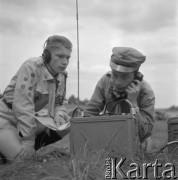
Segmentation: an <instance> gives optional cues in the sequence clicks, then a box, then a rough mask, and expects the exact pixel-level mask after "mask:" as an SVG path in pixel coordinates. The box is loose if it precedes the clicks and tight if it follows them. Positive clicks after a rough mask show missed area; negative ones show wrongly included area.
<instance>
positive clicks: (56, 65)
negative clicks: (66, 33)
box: [49, 46, 71, 74]
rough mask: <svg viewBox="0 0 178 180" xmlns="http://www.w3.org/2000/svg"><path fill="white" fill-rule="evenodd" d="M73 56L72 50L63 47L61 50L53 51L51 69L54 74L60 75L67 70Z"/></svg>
mask: <svg viewBox="0 0 178 180" xmlns="http://www.w3.org/2000/svg"><path fill="white" fill-rule="evenodd" d="M70 56H71V50H70V49H66V48H65V47H63V46H61V48H60V49H54V50H52V51H51V61H50V63H49V67H50V69H51V70H52V72H53V73H54V74H56V73H60V72H63V71H65V70H66V68H67V66H68V64H69V59H70Z"/></svg>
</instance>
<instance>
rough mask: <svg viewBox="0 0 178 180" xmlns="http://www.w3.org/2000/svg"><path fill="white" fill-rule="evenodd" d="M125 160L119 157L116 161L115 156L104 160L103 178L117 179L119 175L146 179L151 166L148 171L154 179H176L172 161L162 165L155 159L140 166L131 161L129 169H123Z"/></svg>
mask: <svg viewBox="0 0 178 180" xmlns="http://www.w3.org/2000/svg"><path fill="white" fill-rule="evenodd" d="M125 160H126V158H124V159H123V158H121V159H120V161H119V162H118V161H117V158H107V159H106V160H105V166H106V171H105V178H106V179H117V178H119V176H120V177H121V178H122V179H148V169H150V168H151V169H152V171H150V172H151V173H153V174H151V177H154V178H155V179H177V176H176V174H175V172H176V169H175V166H174V165H173V164H172V163H165V164H164V165H162V164H161V163H159V162H158V160H157V159H156V160H155V162H154V163H143V164H142V167H141V166H140V164H137V163H131V164H130V165H129V170H128V171H124V169H123V167H122V166H123V165H124V163H125ZM117 162H118V163H117ZM160 168H161V169H160ZM117 176H118V177H117Z"/></svg>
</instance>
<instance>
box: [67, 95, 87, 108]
mask: <svg viewBox="0 0 178 180" xmlns="http://www.w3.org/2000/svg"><path fill="white" fill-rule="evenodd" d="M88 102H89V101H88V99H84V100H83V101H82V100H80V99H79V105H84V106H85V105H87V104H88ZM68 103H69V104H72V105H76V104H78V98H77V97H75V96H74V95H71V96H69V98H68Z"/></svg>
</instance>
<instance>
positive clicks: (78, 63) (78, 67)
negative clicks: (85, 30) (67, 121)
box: [76, 0, 80, 107]
mask: <svg viewBox="0 0 178 180" xmlns="http://www.w3.org/2000/svg"><path fill="white" fill-rule="evenodd" d="M76 19H77V69H78V97H77V99H78V100H77V101H78V102H77V104H78V107H79V100H80V86H79V84H80V82H79V77H80V73H79V69H80V61H79V25H78V24H79V23H78V0H76Z"/></svg>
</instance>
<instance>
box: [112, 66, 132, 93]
mask: <svg viewBox="0 0 178 180" xmlns="http://www.w3.org/2000/svg"><path fill="white" fill-rule="evenodd" d="M111 77H112V81H113V84H114V87H115V88H116V90H117V91H118V92H123V91H124V90H125V89H126V88H127V87H128V86H129V85H130V83H131V82H132V81H133V80H134V77H135V76H134V72H129V73H125V72H118V71H115V70H112V71H111Z"/></svg>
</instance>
